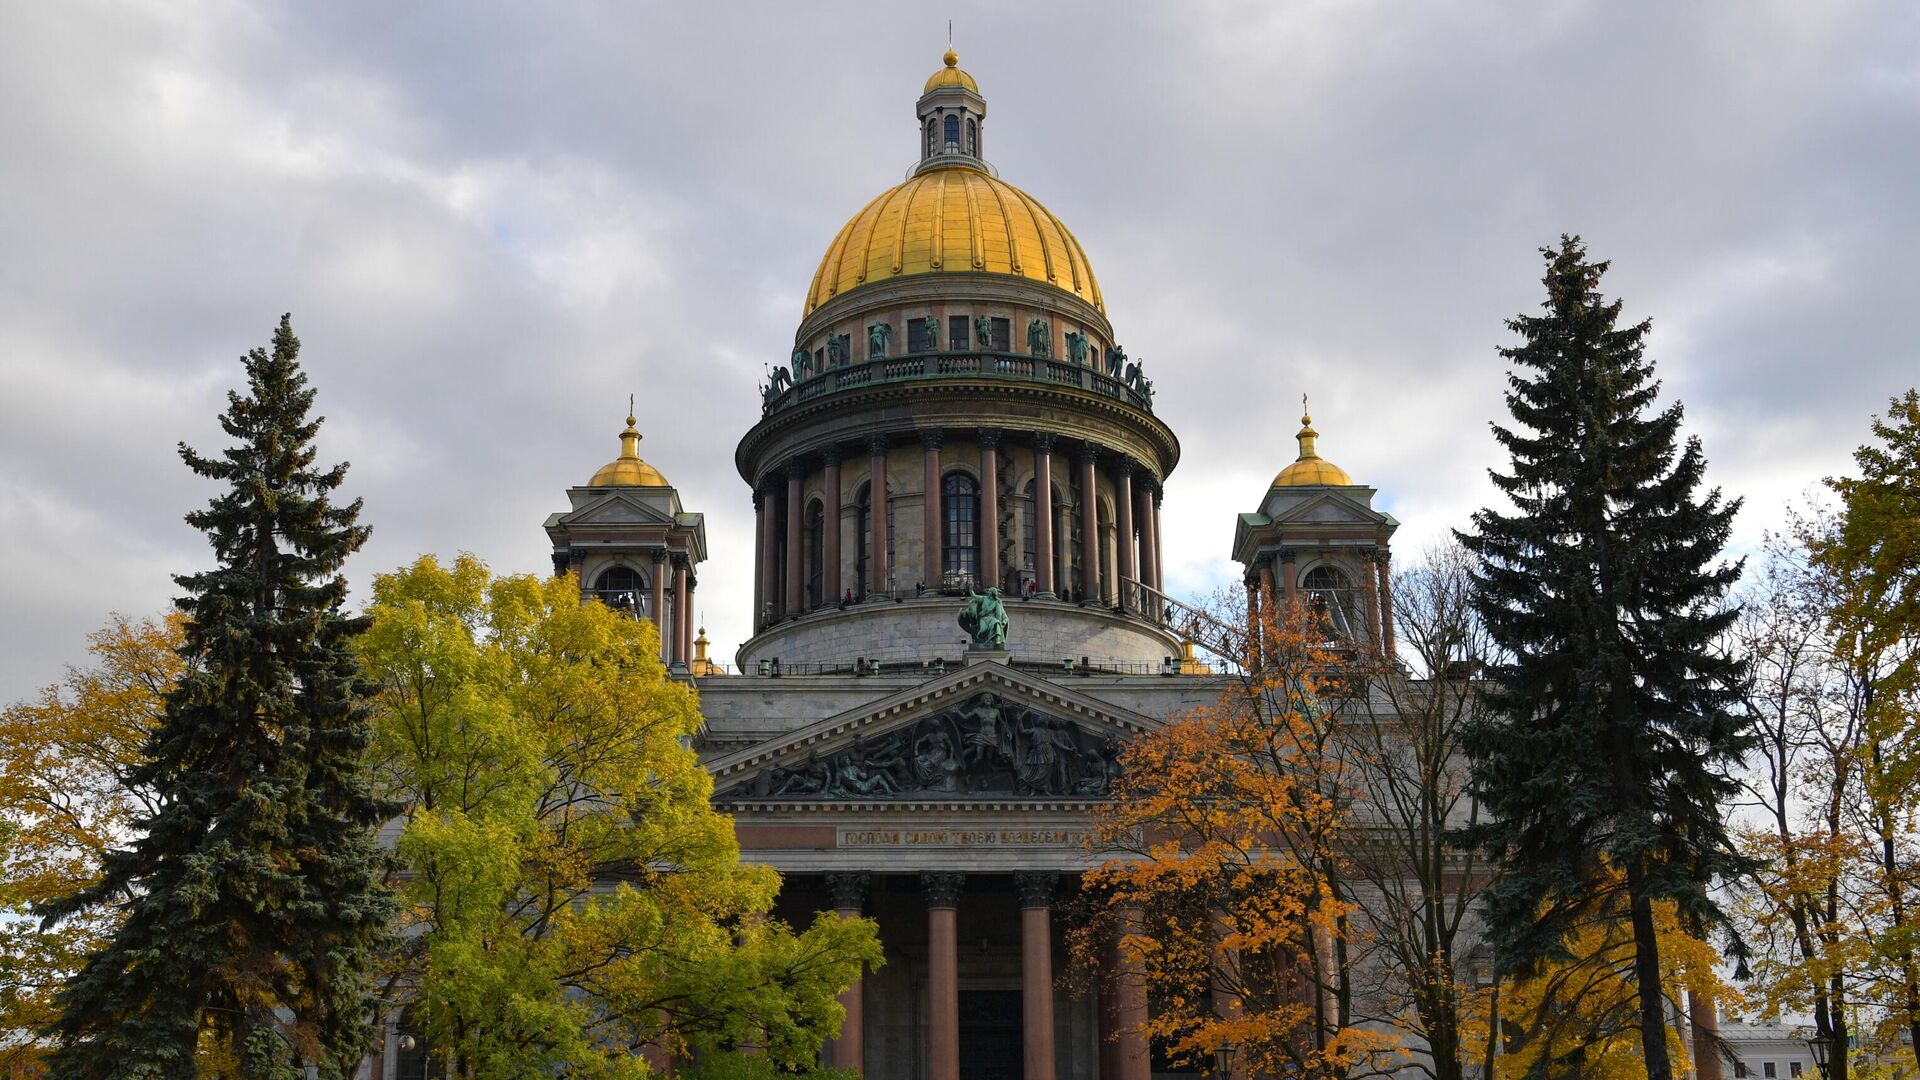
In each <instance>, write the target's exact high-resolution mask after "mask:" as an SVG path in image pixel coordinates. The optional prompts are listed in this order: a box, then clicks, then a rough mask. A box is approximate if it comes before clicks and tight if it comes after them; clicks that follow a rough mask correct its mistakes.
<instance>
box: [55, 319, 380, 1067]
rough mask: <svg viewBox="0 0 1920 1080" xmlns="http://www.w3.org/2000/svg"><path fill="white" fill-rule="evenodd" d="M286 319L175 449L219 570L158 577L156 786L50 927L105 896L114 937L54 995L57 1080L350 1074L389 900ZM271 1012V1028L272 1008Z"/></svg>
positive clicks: (148, 780)
mask: <svg viewBox="0 0 1920 1080" xmlns="http://www.w3.org/2000/svg"><path fill="white" fill-rule="evenodd" d="M299 349H300V343H299V340H298V339H297V338H295V337H294V335H293V329H292V325H291V321H290V319H288V318H285V317H283V318H282V319H281V321H280V326H279V328H278V329H277V330H276V331H275V332H274V335H273V348H272V350H271V352H269V351H267V350H263V349H254V350H252V351H251V352H249V353H248V354H247V355H246V356H245V357H244V358H243V361H242V362H243V364H244V366H245V370H246V376H247V390H246V392H245V393H244V394H242V393H238V392H229V393H228V395H227V399H228V406H227V410H226V412H225V413H224V414H222V416H221V418H220V421H221V426H222V427H224V428H225V429H226V432H227V434H228V435H230V436H231V437H232V438H233V440H234V445H232V446H230V447H228V448H227V450H226V451H225V452H224V453H223V454H221V455H220V456H219V457H204V456H202V455H200V454H198V453H195V452H194V451H193V450H191V449H189V448H188V447H187V446H186V445H184V444H182V445H181V447H180V455H181V457H182V458H183V459H184V460H185V461H186V463H187V466H188V467H189V468H191V469H192V470H193V471H194V472H196V473H199V474H200V475H202V476H205V477H208V478H210V479H213V480H217V481H219V482H221V483H222V484H223V485H225V488H224V490H223V491H221V492H220V494H218V495H217V496H215V497H214V498H213V499H212V500H211V501H210V502H209V504H208V505H207V506H206V507H205V508H204V509H201V510H196V511H194V512H192V513H190V514H188V515H187V521H188V523H189V524H191V525H193V526H194V527H195V528H198V529H200V530H201V531H203V532H205V533H206V534H207V538H208V540H209V542H210V543H211V544H212V546H213V549H214V552H215V555H216V559H217V565H216V567H215V568H214V569H212V570H209V571H206V572H204V573H197V574H186V575H181V576H178V577H176V578H175V579H174V580H175V581H176V582H177V583H178V584H179V585H180V586H181V587H182V588H183V589H185V590H186V595H185V596H183V597H182V598H180V599H179V600H178V601H176V603H177V605H178V607H179V609H180V611H181V612H182V614H183V615H184V616H185V618H186V628H185V639H184V642H183V643H182V645H181V646H180V653H181V657H182V660H183V661H184V665H183V671H182V675H181V677H180V680H179V682H178V683H177V684H176V685H175V686H174V688H173V689H172V690H171V691H169V692H168V694H167V696H166V699H165V709H164V714H163V716H162V718H161V720H160V722H159V724H158V725H157V726H156V727H155V729H154V731H153V733H152V735H151V736H150V737H149V739H148V740H147V743H146V747H145V751H146V758H147V760H146V761H144V762H143V763H142V764H140V765H139V766H138V767H137V768H136V769H135V770H134V772H133V775H132V776H131V777H130V780H131V782H132V783H134V784H136V785H141V786H144V787H147V788H149V789H150V790H151V791H153V792H154V793H155V796H154V798H155V809H154V810H153V812H152V813H151V814H150V815H148V816H146V817H145V818H144V819H143V820H141V821H139V822H137V823H136V824H135V833H136V835H135V836H134V837H133V838H132V839H131V840H130V841H129V843H128V844H127V845H126V846H124V847H120V848H117V849H115V850H112V851H110V852H108V853H107V855H106V857H105V859H104V865H103V867H102V874H101V877H100V880H99V881H98V883H96V884H94V885H92V886H90V887H88V888H86V889H84V890H82V891H80V892H79V893H77V894H76V895H74V896H72V897H69V898H67V899H66V900H63V901H61V902H58V903H55V904H52V905H49V906H48V907H47V908H45V909H44V914H45V915H46V916H47V919H48V922H49V923H52V922H56V921H58V920H59V919H61V918H65V917H69V916H71V915H73V914H75V913H77V912H80V911H83V910H87V909H90V908H94V907H97V906H100V905H110V906H113V907H116V908H118V909H119V910H120V912H121V913H122V915H123V916H124V917H123V919H122V920H121V922H120V925H119V928H118V930H117V931H116V932H115V933H114V935H113V936H112V938H111V939H109V940H108V941H107V942H106V943H105V945H104V946H103V947H102V948H101V949H100V951H98V952H97V953H95V954H94V955H93V956H91V957H90V958H89V959H88V961H87V963H86V965H85V966H84V967H83V968H82V969H81V971H80V972H79V974H78V975H77V976H75V977H74V979H73V980H72V981H71V982H69V983H68V984H67V986H66V987H65V988H64V989H63V991H62V992H61V994H60V995H59V999H58V1002H57V1005H58V1007H59V1010H60V1014H59V1017H58V1019H57V1020H56V1021H55V1023H54V1024H53V1025H52V1027H51V1028H50V1029H49V1031H48V1034H49V1035H50V1036H51V1037H52V1038H53V1039H54V1041H55V1043H56V1047H55V1050H54V1053H53V1054H52V1057H51V1060H50V1063H49V1065H50V1067H49V1074H50V1075H51V1076H53V1077H56V1078H68V1077H71V1078H80V1077H88V1078H91V1077H108V1076H112V1077H176V1076H191V1075H194V1074H195V1071H196V1064H195V1059H196V1055H200V1057H201V1060H202V1061H203V1062H206V1061H210V1062H213V1063H215V1064H213V1067H212V1069H211V1070H210V1071H212V1072H214V1073H216V1074H218V1075H228V1076H238V1077H272V1078H275V1080H280V1078H283V1077H284V1078H289V1080H291V1078H294V1077H298V1076H300V1075H302V1070H301V1068H300V1064H299V1063H300V1061H301V1060H302V1059H305V1060H307V1061H312V1062H314V1063H316V1064H318V1065H319V1067H320V1070H321V1075H322V1076H325V1077H328V1078H334V1077H345V1076H350V1075H351V1074H352V1071H353V1069H354V1067H355V1064H356V1063H357V1061H358V1059H359V1058H360V1056H361V1055H362V1054H364V1052H365V1050H366V1047H367V1044H368V1042H369V1041H370V1040H369V1039H368V1037H367V1036H368V1034H369V1031H368V1021H369V1019H370V1013H371V1000H370V980H369V978H368V976H369V972H370V968H371V965H372V963H373V960H374V957H375V953H376V950H377V949H378V947H379V946H380V945H381V943H382V939H383V935H384V934H385V932H386V931H385V926H386V923H387V920H388V918H389V916H390V915H391V913H392V910H393V909H392V901H391V899H390V896H389V894H388V893H387V892H386V890H385V889H384V887H383V886H382V884H381V872H382V863H381V858H380V854H379V852H378V850H377V848H376V847H375V845H374V841H373V830H374V828H375V827H376V826H377V825H378V823H379V822H380V820H381V819H382V818H383V817H384V816H385V815H386V813H387V810H388V808H387V807H386V806H384V805H383V804H382V803H380V802H379V801H378V800H377V799H375V798H374V797H373V795H372V794H371V788H370V786H369V784H368V781H367V778H366V776H365V775H364V773H363V771H362V770H363V765H362V762H361V758H362V756H363V753H364V751H365V748H366V746H367V743H368V740H369V736H370V729H369V725H368V720H367V711H366V708H365V707H364V706H363V705H362V704H361V702H360V700H359V698H360V691H361V687H360V685H359V684H360V677H359V675H358V668H357V667H356V662H355V660H354V657H353V655H352V653H351V652H350V650H349V645H350V644H351V642H352V640H353V638H354V637H355V636H356V635H358V634H359V633H360V632H361V631H362V630H363V629H364V624H365V620H364V619H359V618H351V617H348V616H347V615H345V614H344V613H343V611H342V604H343V602H344V600H345V597H346V582H345V580H344V579H343V578H342V577H341V576H340V569H341V566H342V564H343V563H344V562H345V560H346V558H347V556H348V555H350V554H352V553H353V552H354V551H356V550H358V549H359V547H360V545H361V544H362V543H364V542H365V540H366V536H367V529H366V527H365V526H362V525H360V524H358V518H359V512H360V503H359V501H358V500H355V501H354V502H353V503H351V504H349V505H346V506H338V505H335V504H334V502H333V501H332V499H331V493H332V492H333V491H334V489H336V488H338V487H339V486H340V484H341V481H342V480H343V479H344V478H345V476H346V466H345V465H335V466H333V467H331V468H327V469H317V468H315V467H314V458H315V450H314V446H313V438H314V434H315V432H316V431H317V430H318V428H319V426H320V420H319V419H318V418H311V419H310V418H309V416H308V410H309V409H310V407H311V406H312V403H313V390H312V389H310V388H309V387H308V385H307V377H306V375H305V374H304V373H303V372H302V371H301V370H300V366H299V363H298V355H299ZM289 1018H291V1022H289Z"/></svg>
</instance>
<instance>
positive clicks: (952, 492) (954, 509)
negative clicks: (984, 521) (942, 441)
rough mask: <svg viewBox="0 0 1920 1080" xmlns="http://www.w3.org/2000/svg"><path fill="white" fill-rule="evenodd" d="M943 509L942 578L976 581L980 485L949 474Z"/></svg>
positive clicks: (978, 550) (962, 475)
mask: <svg viewBox="0 0 1920 1080" xmlns="http://www.w3.org/2000/svg"><path fill="white" fill-rule="evenodd" d="M941 507H942V509H943V512H944V513H945V514H946V518H947V525H946V536H945V539H944V541H943V542H942V544H941V548H942V552H943V557H944V560H945V564H944V565H943V566H942V567H941V571H942V575H943V577H947V576H953V575H956V574H958V575H965V576H966V577H967V578H969V579H971V578H974V577H976V576H978V575H979V573H980V485H978V484H976V483H974V480H973V477H971V476H968V475H967V474H966V473H963V472H951V473H948V474H947V480H946V483H945V484H943V485H942V486H941Z"/></svg>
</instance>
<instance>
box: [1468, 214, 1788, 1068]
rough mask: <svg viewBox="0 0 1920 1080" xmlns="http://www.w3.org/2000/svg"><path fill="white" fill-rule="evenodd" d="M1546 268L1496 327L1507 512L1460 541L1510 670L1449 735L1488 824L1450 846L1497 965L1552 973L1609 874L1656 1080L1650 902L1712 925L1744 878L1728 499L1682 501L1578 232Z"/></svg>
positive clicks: (1746, 742)
mask: <svg viewBox="0 0 1920 1080" xmlns="http://www.w3.org/2000/svg"><path fill="white" fill-rule="evenodd" d="M1542 255H1543V256H1544V257H1545V259H1546V262H1547V272H1546V276H1545V278H1544V279H1543V281H1544V282H1545V284H1546V287H1547V299H1546V301H1545V303H1544V304H1543V305H1542V307H1543V314H1540V315H1522V316H1519V317H1516V318H1514V319H1511V320H1509V321H1508V323H1507V325H1508V327H1509V328H1510V329H1512V330H1513V331H1515V332H1516V333H1518V334H1519V335H1520V336H1521V338H1522V341H1521V343H1520V344H1519V345H1517V346H1515V347H1512V348H1503V349H1501V350H1500V351H1501V355H1502V356H1504V357H1506V358H1507V359H1508V360H1510V361H1512V362H1513V363H1514V364H1516V365H1518V367H1519V368H1520V369H1521V370H1519V371H1517V372H1513V373H1510V374H1509V375H1508V382H1509V385H1510V390H1509V391H1508V393H1507V395H1506V401H1507V407H1508V409H1509V410H1510V412H1511V413H1512V416H1513V419H1514V421H1515V423H1514V425H1513V426H1512V427H1502V426H1500V425H1498V424H1496V425H1494V434H1495V436H1496V437H1497V438H1498V440H1499V441H1500V443H1501V445H1502V446H1504V447H1505V448H1506V449H1507V450H1508V452H1509V453H1510V454H1511V455H1512V469H1511V471H1510V472H1506V473H1501V472H1498V471H1496V472H1494V473H1493V474H1492V475H1493V481H1494V484H1495V486H1497V487H1498V488H1499V489H1500V490H1501V491H1502V492H1503V493H1504V494H1506V496H1507V497H1508V498H1509V499H1510V500H1511V501H1512V503H1513V505H1514V510H1515V512H1514V513H1512V514H1504V513H1500V512H1497V511H1495V510H1492V509H1483V510H1481V511H1479V512H1477V513H1476V514H1474V517H1473V523H1474V530H1473V532H1472V533H1471V534H1461V536H1460V540H1461V542H1462V543H1463V544H1464V545H1465V546H1466V547H1467V549H1468V550H1469V551H1470V552H1471V553H1472V554H1474V555H1475V556H1477V558H1478V566H1477V567H1476V569H1475V573H1474V588H1475V598H1474V602H1475V606H1476V608H1477V609H1478V611H1479V612H1480V615H1481V617H1482V618H1483V619H1484V620H1485V622H1486V625H1487V630H1488V633H1489V634H1490V636H1491V637H1492V638H1493V639H1494V641H1495V643H1496V644H1497V645H1499V646H1500V647H1501V649H1502V651H1503V652H1504V653H1505V654H1507V657H1508V659H1507V660H1506V661H1505V662H1503V663H1500V664H1498V665H1496V666H1494V667H1492V668H1491V669H1490V670H1489V674H1490V676H1491V681H1492V689H1491V690H1490V691H1489V692H1488V695H1487V704H1488V705H1489V709H1488V711H1487V715H1486V716H1485V717H1484V718H1483V719H1482V720H1480V721H1479V722H1477V723H1476V724H1475V725H1474V726H1473V727H1472V728H1471V729H1470V730H1469V731H1468V733H1467V737H1466V738H1465V740H1464V744H1465V746H1466V749H1467V752H1468V755H1469V757H1470V759H1471V763H1472V769H1473V783H1474V787H1475V791H1476V795H1477V796H1478V797H1479V798H1480V799H1481V800H1482V803H1483V805H1484V806H1485V808H1486V809H1487V810H1488V811H1489V812H1490V814H1491V815H1492V817H1493V819H1494V820H1492V821H1491V822H1490V823H1488V824H1484V825H1481V826H1478V827H1476V828H1474V829H1472V830H1469V831H1468V832H1467V833H1466V834H1464V836H1463V839H1465V840H1467V841H1470V842H1475V843H1482V844H1485V845H1487V847H1488V848H1489V850H1490V851H1491V853H1492V855H1493V856H1494V857H1495V858H1496V859H1497V860H1498V867H1499V868H1498V871H1497V874H1496V879H1495V882H1494V884H1493V886H1492V887H1491V889H1490V891H1489V895H1488V919H1489V923H1490V930H1491V933H1492V936H1493V940H1494V945H1495V949H1496V963H1497V965H1498V966H1499V967H1500V968H1501V969H1503V970H1505V971H1519V972H1522V973H1528V972H1534V971H1537V970H1539V968H1540V967H1541V965H1542V964H1544V963H1546V962H1548V961H1554V960H1561V959H1564V958H1565V956H1566V940H1567V932H1568V930H1569V929H1570V928H1572V927H1574V926H1576V925H1578V924H1579V923H1580V922H1581V921H1582V919H1583V918H1585V917H1586V916H1589V915H1591V914H1592V913H1593V912H1595V911H1596V910H1598V909H1600V908H1601V906H1602V905H1605V904H1607V903H1608V902H1610V900H1613V899H1615V898H1617V897H1618V893H1616V892H1614V891H1613V890H1612V889H1611V888H1610V887H1609V882H1610V881H1613V880H1618V881H1619V883H1620V885H1619V887H1620V888H1623V889H1624V890H1625V893H1626V897H1625V899H1626V904H1625V907H1626V910H1627V916H1628V919H1629V922H1630V924H1631V931H1632V940H1633V956H1632V977H1633V979H1634V982H1635V986H1636V993H1637V995H1638V998H1639V1018H1640V1028H1641V1042H1642V1052H1643V1053H1644V1055H1645V1060H1646V1067H1647V1076H1648V1078H1649V1080H1669V1078H1670V1077H1671V1076H1672V1065H1671V1062H1670V1061H1669V1058H1668V1053H1667V1043H1666V1039H1665V1034H1664V1024H1665V1016H1664V1014H1663V1011H1662V1009H1663V1006H1662V993H1661V984H1660V957H1659V950H1658V943H1657V940H1656V928H1655V924H1654V902H1655V901H1658V900H1671V901H1673V903H1674V904H1675V906H1676V911H1677V914H1678V917H1679V919H1680V921H1681V925H1683V926H1688V927H1693V928H1696V929H1705V928H1710V927H1715V926H1723V925H1724V923H1725V920H1724V917H1723V915H1722V913H1721V911H1720V909H1719V907H1718V905H1717V904H1716V903H1715V902H1714V899H1713V897H1712V896H1711V894H1710V892H1709V888H1710V887H1711V885H1712V883H1714V882H1716V881H1721V880H1725V879H1728V878H1730V877H1734V876H1738V875H1741V874H1743V873H1745V872H1746V871H1747V870H1748V869H1749V868H1750V867H1749V863H1748V862H1747V860H1746V859H1745V858H1743V857H1742V856H1741V855H1739V854H1738V853H1737V852H1736V851H1735V850H1734V847H1733V845H1732V843H1731V841H1730V840H1729V837H1728V834H1727V830H1726V827H1725V823H1724V819H1723V816H1722V806H1723V804H1724V803H1726V802H1727V801H1728V800H1729V799H1730V798H1732V796H1733V795H1734V793H1735V791H1736V790H1737V785H1736V782H1735V780H1734V779H1733V778H1732V776H1731V773H1732V771H1733V770H1734V769H1735V768H1736V767H1737V766H1738V764H1739V762H1740V759H1741V756H1742V754H1743V753H1744V752H1745V751H1746V750H1747V749H1748V747H1749V746H1750V745H1751V743H1752V738H1751V735H1750V733H1749V726H1748V721H1746V720H1745V719H1744V718H1743V717H1742V716H1740V715H1738V714H1737V710H1736V703H1737V700H1738V691H1739V689H1740V686H1741V683H1742V682H1743V680H1744V678H1745V667H1744V664H1743V662H1741V661H1739V660H1737V659H1734V658H1730V657H1728V656H1726V655H1724V654H1722V653H1719V652H1717V651H1716V650H1715V648H1714V644H1715V639H1716V638H1718V637H1719V636H1720V635H1721V633H1722V632H1723V631H1725V630H1726V629H1727V627H1728V626H1729V625H1730V624H1731V623H1732V621H1733V620H1734V618H1735V617H1736V615H1737V610H1736V609H1732V608H1730V607H1729V606H1727V605H1725V604H1724V603H1723V602H1722V601H1723V597H1724V596H1725V594H1726V591H1727V589H1728V587H1729V586H1731V585H1732V584H1733V582H1734V581H1735V580H1736V578H1737V577H1738V576H1739V572H1740V567H1739V565H1738V564H1737V563H1736V564H1732V565H1728V564H1726V563H1724V562H1722V561H1720V556H1721V550H1722V548H1723V546H1724V545H1725V543H1726V540H1727V535H1728V532H1729V530H1730V528H1731V525H1732V520H1733V515H1734V513H1735V512H1736V511H1737V510H1738V509H1739V503H1738V501H1737V500H1735V501H1733V502H1727V501H1724V500H1722V498H1721V495H1720V492H1719V491H1718V489H1715V490H1712V491H1709V492H1706V493H1705V495H1704V496H1702V495H1701V494H1700V492H1699V488H1700V484H1701V476H1702V473H1703V471H1704V469H1705V467H1706V459H1705V457H1704V455H1703V454H1702V452H1701V449H1700V443H1699V440H1698V439H1689V440H1687V442H1686V444H1685V446H1684V448H1681V447H1679V446H1678V445H1677V435H1678V431H1679V426H1680V416H1681V410H1680V406H1679V405H1678V404H1677V403H1676V404H1673V405H1670V406H1668V407H1667V408H1666V409H1664V410H1661V411H1659V412H1651V410H1652V407H1653V404H1654V400H1655V398H1656V397H1657V395H1658V393H1659V389H1660V385H1659V383H1658V382H1657V381H1655V380H1654V378H1653V365H1652V363H1651V362H1650V361H1648V360H1647V359H1646V358H1645V356H1644V349H1645V338H1646V333H1647V328H1648V323H1646V322H1641V323H1638V324H1636V325H1633V326H1628V327H1620V326H1619V325H1618V322H1619V318H1620V311H1621V305H1620V302H1619V301H1617V300H1611V301H1610V300H1608V299H1606V298H1605V297H1603V296H1602V295H1601V293H1600V292H1599V284H1600V278H1601V276H1602V275H1603V274H1604V273H1605V272H1606V269H1607V264H1606V263H1604V262H1590V261H1588V259H1587V257H1586V249H1585V247H1584V246H1583V245H1582V244H1581V242H1580V240H1579V238H1578V237H1562V238H1561V241H1560V244H1559V246H1558V247H1557V248H1547V249H1542ZM1615 870H1617V872H1618V876H1617V878H1615V877H1614V875H1613V873H1612V871H1615Z"/></svg>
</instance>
